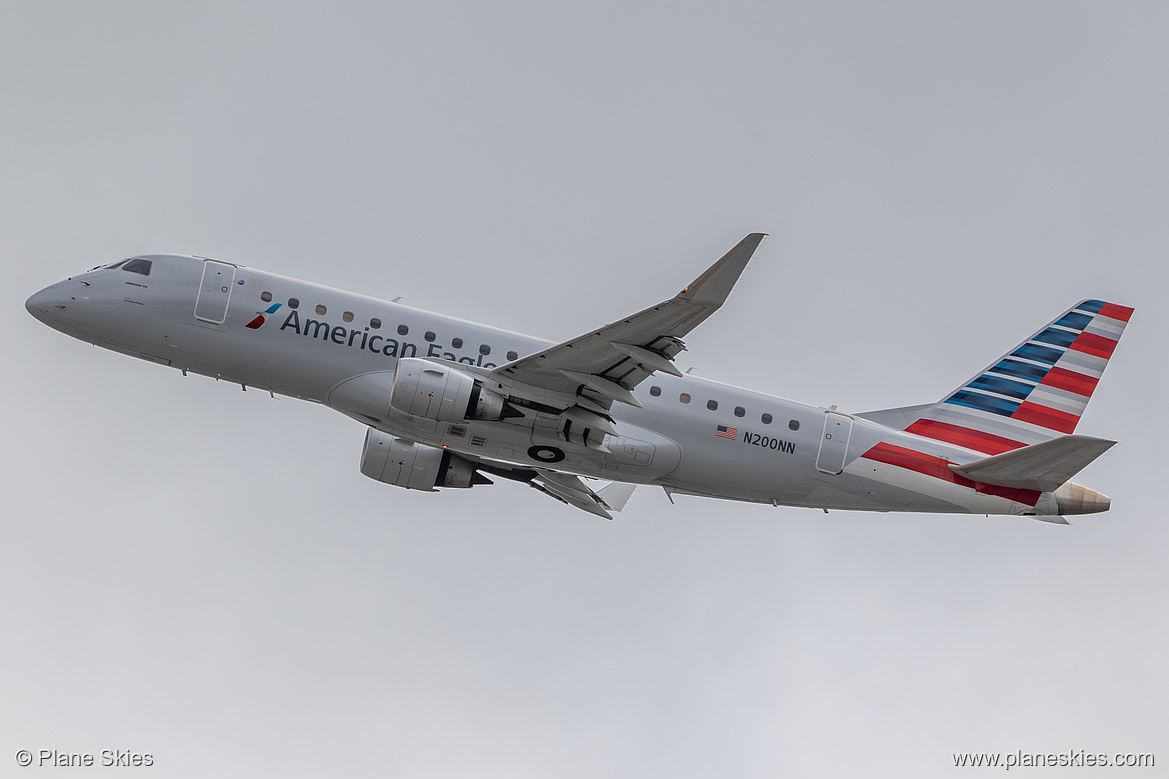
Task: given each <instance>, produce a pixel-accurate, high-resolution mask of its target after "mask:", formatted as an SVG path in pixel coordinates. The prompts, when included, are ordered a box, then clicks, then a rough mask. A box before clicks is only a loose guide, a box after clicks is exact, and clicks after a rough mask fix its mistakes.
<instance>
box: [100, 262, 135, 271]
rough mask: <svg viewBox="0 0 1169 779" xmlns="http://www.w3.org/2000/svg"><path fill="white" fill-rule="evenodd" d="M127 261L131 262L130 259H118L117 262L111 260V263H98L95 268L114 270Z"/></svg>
mask: <svg viewBox="0 0 1169 779" xmlns="http://www.w3.org/2000/svg"><path fill="white" fill-rule="evenodd" d="M127 262H129V260H118V261H117V262H111V263H110V264H109V265H98V266H97V267H96V268H94V270H113V269H114V268H116V267H118V266H119V265H122V264H123V263H127Z"/></svg>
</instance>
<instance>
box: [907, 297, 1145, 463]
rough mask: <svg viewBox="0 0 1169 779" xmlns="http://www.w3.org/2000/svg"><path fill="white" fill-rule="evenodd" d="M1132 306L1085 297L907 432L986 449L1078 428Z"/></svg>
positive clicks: (1014, 446)
mask: <svg viewBox="0 0 1169 779" xmlns="http://www.w3.org/2000/svg"><path fill="white" fill-rule="evenodd" d="M1132 313H1133V309H1131V308H1128V307H1126V306H1120V305H1116V304H1115V303H1105V302H1104V301H1102V300H1085V301H1082V302H1080V303H1077V304H1076V305H1074V306H1072V307H1071V308H1070V309H1068V310H1067V311H1066V312H1065V313H1064V314H1063V315H1062V316H1060V317H1059V318H1058V319H1056V320H1055V321H1053V322H1051V323H1050V324H1048V325H1047V326H1046V327H1045V328H1043V329H1042V330H1040V331H1039V332H1037V333H1035V334H1034V335H1033V336H1031V337H1030V338H1028V339H1027V340H1026V341H1024V342H1023V343H1021V344H1019V346H1018V347H1016V348H1015V349H1014V350H1013V351H1011V352H1008V353H1007V354H1005V355H1003V356H1002V358H1000V359H999V360H998V361H996V362H994V363H992V364H991V365H990V366H988V367H987V368H986V369H985V370H983V371H981V372H980V373H979V374H978V375H976V376H975V377H974V378H973V379H971V380H970V381H968V382H966V383H965V384H963V385H962V386H961V387H958V388H957V389H956V390H954V391H953V392H951V393H950V394H949V395H947V396H946V397H945V398H943V399H942V400H941V401H939V402H938V403H935V404H934V405H933V406H932V407H930V408H929V409H928V410H926V411H925V412H924V413H922V415H921V417H920V418H918V419H917V420H916V421H914V422H913V423H912V424H910V425H909V426H908V427H906V428H905V430H906V432H909V433H915V434H917V435H920V436H924V437H926V438H933V439H936V440H939V441H946V442H949V443H952V444H957V445H959V446H964V447H967V448H969V449H973V450H975V451H978V452H983V453H985V454H991V455H994V454H999V453H1001V452H1009V451H1011V450H1013V449H1018V448H1019V447H1021V446H1028V445H1030V444H1037V443H1041V442H1043V441H1049V440H1051V439H1053V438H1058V437H1059V436H1063V435H1068V434H1070V433H1072V432H1074V431H1075V429H1076V425H1077V423H1079V421H1080V416H1081V415H1082V414H1083V413H1084V409H1085V408H1086V407H1087V405H1088V400H1089V399H1090V398H1091V397H1092V392H1093V391H1094V390H1095V389H1096V383H1097V382H1098V381H1099V380H1100V376H1101V374H1103V373H1104V368H1105V366H1107V365H1108V360H1109V358H1110V357H1111V356H1112V352H1113V350H1114V349H1116V344H1117V342H1118V341H1119V340H1120V336H1121V334H1122V333H1123V332H1124V327H1125V325H1126V324H1128V320H1129V317H1131V316H1132Z"/></svg>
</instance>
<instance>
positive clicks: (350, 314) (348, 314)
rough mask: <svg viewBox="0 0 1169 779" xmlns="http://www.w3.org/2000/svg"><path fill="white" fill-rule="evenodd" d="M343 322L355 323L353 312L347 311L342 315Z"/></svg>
mask: <svg viewBox="0 0 1169 779" xmlns="http://www.w3.org/2000/svg"><path fill="white" fill-rule="evenodd" d="M341 321H343V322H352V321H353V312H352V311H346V312H345V313H344V314H342V315H341Z"/></svg>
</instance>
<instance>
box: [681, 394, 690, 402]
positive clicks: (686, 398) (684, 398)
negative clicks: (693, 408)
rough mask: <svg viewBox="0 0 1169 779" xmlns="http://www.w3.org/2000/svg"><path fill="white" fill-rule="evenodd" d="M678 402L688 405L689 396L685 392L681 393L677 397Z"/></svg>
mask: <svg viewBox="0 0 1169 779" xmlns="http://www.w3.org/2000/svg"><path fill="white" fill-rule="evenodd" d="M678 400H679V401H681V402H682V403H683V404H686V403H689V402H690V395H689V394H688V393H686V392H683V393H682V394H681V395H679V396H678Z"/></svg>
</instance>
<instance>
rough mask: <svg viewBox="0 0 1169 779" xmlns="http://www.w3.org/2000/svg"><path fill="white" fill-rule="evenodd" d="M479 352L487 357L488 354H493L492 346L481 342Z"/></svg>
mask: <svg viewBox="0 0 1169 779" xmlns="http://www.w3.org/2000/svg"><path fill="white" fill-rule="evenodd" d="M479 354H481V355H483V356H484V357H486V356H487V355H489V354H491V347H490V346H488V345H487V344H481V345H480V346H479Z"/></svg>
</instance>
